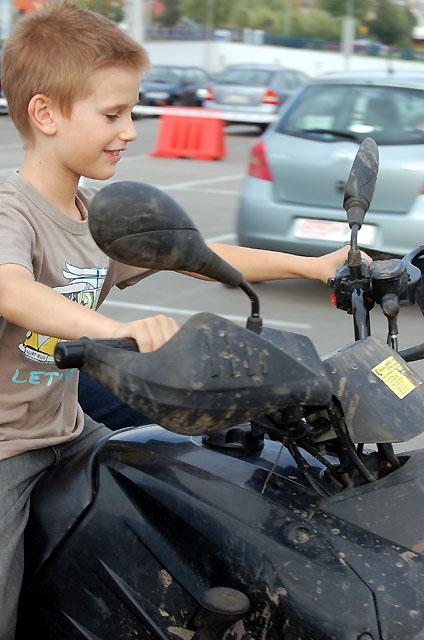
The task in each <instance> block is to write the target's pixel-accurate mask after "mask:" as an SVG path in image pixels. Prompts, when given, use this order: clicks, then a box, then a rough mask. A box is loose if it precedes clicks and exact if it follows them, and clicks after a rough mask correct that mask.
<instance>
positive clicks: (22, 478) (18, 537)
mask: <svg viewBox="0 0 424 640" xmlns="http://www.w3.org/2000/svg"><path fill="white" fill-rule="evenodd" d="M108 434H110V431H109V429H105V427H104V426H103V425H102V424H96V423H95V422H93V420H90V418H87V416H86V417H85V425H84V429H83V431H82V433H81V434H80V435H79V436H78V437H77V438H75V439H74V440H69V441H67V442H64V443H62V444H60V445H56V446H51V447H45V448H44V449H34V450H32V451H25V452H24V453H20V454H18V455H16V456H13V457H12V458H6V459H5V460H0V640H14V638H15V625H16V614H17V608H18V599H19V592H20V589H21V582H22V575H23V570H24V530H25V527H26V524H27V520H28V515H29V507H30V500H31V493H32V490H33V488H34V487H35V485H36V484H37V482H38V481H39V480H40V478H41V477H42V476H43V475H44V474H45V473H46V471H47V470H48V469H49V468H50V467H52V466H54V465H57V464H59V463H60V462H63V461H65V460H69V458H71V457H72V456H74V455H76V454H77V453H79V452H80V451H83V450H85V449H87V448H90V447H92V446H94V445H95V444H96V443H97V442H98V441H99V440H100V438H102V437H103V436H106V435H108Z"/></svg>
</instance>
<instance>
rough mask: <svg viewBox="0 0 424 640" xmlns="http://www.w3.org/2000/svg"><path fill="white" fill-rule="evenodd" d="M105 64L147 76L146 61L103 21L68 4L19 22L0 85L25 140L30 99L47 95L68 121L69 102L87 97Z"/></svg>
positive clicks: (5, 55)
mask: <svg viewBox="0 0 424 640" xmlns="http://www.w3.org/2000/svg"><path fill="white" fill-rule="evenodd" d="M109 66H122V67H130V68H134V69H137V70H140V71H141V72H147V70H148V68H149V58H148V55H147V53H146V51H145V50H144V49H143V47H142V46H141V45H139V44H138V43H137V42H136V41H135V40H133V39H132V38H130V37H129V36H128V35H127V34H125V33H124V32H123V31H121V30H120V29H119V27H117V26H116V25H115V24H114V23H113V22H111V21H110V20H108V19H107V18H104V17H103V16H101V15H99V14H97V13H94V12H92V11H89V10H88V9H83V8H82V7H79V6H78V5H76V4H75V3H73V2H70V1H69V0H60V1H54V2H48V3H47V4H46V5H44V6H41V7H40V9H38V10H37V11H36V12H34V13H31V14H29V15H27V16H25V17H24V18H21V19H20V20H19V22H18V23H17V25H16V26H15V28H14V29H13V31H12V33H11V35H10V37H9V39H8V40H7V41H6V44H5V46H4V49H3V56H2V67H1V83H2V88H3V91H4V94H5V96H6V99H7V103H8V109H9V114H10V116H11V118H12V120H13V122H14V124H15V126H16V128H17V129H18V131H19V133H20V134H21V136H22V137H23V138H24V140H28V141H31V140H32V138H33V134H32V129H31V125H30V122H29V119H28V104H29V102H30V100H31V98H32V97H33V96H34V95H36V94H38V93H41V94H44V95H46V96H48V97H49V98H51V99H52V100H53V101H54V102H55V104H57V105H58V106H59V108H60V110H61V111H62V113H63V115H65V116H66V117H69V116H70V114H71V110H72V106H73V104H74V102H75V101H76V100H77V99H79V98H83V97H85V96H86V95H88V94H89V91H90V83H89V79H90V76H91V75H92V74H93V73H94V72H95V71H96V70H98V69H102V68H105V67H109Z"/></svg>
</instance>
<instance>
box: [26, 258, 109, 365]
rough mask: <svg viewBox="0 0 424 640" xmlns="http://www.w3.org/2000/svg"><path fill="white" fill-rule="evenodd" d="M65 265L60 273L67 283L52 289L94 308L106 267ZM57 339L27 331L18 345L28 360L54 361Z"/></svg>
mask: <svg viewBox="0 0 424 640" xmlns="http://www.w3.org/2000/svg"><path fill="white" fill-rule="evenodd" d="M65 266H66V269H64V270H63V271H62V273H63V275H64V277H65V278H67V279H68V280H69V283H68V284H65V285H64V286H61V287H54V290H55V291H57V292H58V293H61V294H62V295H64V296H66V297H67V298H69V299H70V300H72V301H74V302H77V303H78V304H81V305H83V306H84V307H89V309H95V308H96V306H97V302H98V299H99V296H100V291H101V288H102V286H103V282H104V280H105V277H106V273H107V269H105V268H104V267H88V268H84V269H81V268H79V267H75V266H73V265H71V264H68V263H67V262H66V263H65ZM59 340H60V339H59V338H52V337H51V336H43V335H41V334H39V333H34V332H33V331H28V332H27V334H26V338H25V340H24V341H23V342H22V343H21V344H20V345H19V349H20V350H21V351H22V353H23V355H24V356H25V358H28V360H32V361H34V362H45V363H47V362H54V357H53V354H54V350H55V347H56V345H57V343H58V342H59Z"/></svg>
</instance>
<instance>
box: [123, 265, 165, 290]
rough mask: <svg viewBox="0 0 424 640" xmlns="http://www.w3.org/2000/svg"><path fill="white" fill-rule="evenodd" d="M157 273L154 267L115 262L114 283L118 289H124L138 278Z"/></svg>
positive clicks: (138, 280)
mask: <svg viewBox="0 0 424 640" xmlns="http://www.w3.org/2000/svg"><path fill="white" fill-rule="evenodd" d="M153 273H157V271H156V270H155V269H145V268H143V267H131V266H130V265H128V264H122V263H121V262H115V278H114V280H115V285H116V286H117V287H118V288H119V289H126V288H127V287H131V286H132V285H133V284H137V282H140V280H143V279H144V278H147V277H148V276H151V275H152V274H153Z"/></svg>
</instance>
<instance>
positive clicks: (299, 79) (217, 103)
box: [199, 64, 309, 128]
mask: <svg viewBox="0 0 424 640" xmlns="http://www.w3.org/2000/svg"><path fill="white" fill-rule="evenodd" d="M308 80H309V78H308V76H307V75H306V74H304V73H302V72H301V71H297V70H296V69H289V68H287V67H283V66H281V65H275V64H233V65H230V66H228V67H226V68H225V69H224V70H223V71H222V72H221V73H220V74H219V75H218V76H217V78H216V79H215V80H214V82H213V84H212V85H211V86H210V87H209V88H208V89H206V90H201V92H199V95H200V94H201V95H202V96H203V106H204V107H205V108H207V109H219V110H221V111H223V115H224V116H225V121H226V122H228V123H231V122H248V123H251V124H256V125H259V126H260V127H261V128H265V127H266V126H267V124H268V123H269V122H271V121H272V120H273V119H275V114H276V113H278V111H279V110H280V107H281V105H282V104H283V103H284V102H285V100H286V99H287V98H289V97H290V96H292V95H293V94H294V93H295V92H296V91H298V90H299V89H300V88H301V87H303V86H304V85H305V84H306V83H307V81H308ZM243 118H244V120H243Z"/></svg>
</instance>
